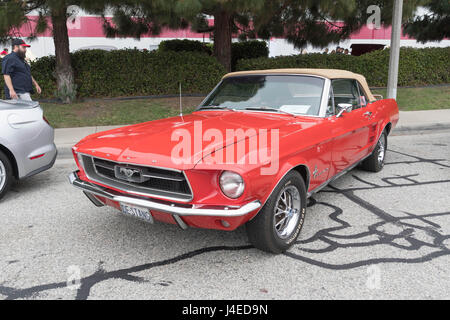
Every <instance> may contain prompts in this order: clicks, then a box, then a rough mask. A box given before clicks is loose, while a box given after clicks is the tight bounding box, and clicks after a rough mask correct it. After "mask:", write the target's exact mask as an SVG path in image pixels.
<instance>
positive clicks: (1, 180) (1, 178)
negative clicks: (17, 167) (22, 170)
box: [0, 161, 6, 191]
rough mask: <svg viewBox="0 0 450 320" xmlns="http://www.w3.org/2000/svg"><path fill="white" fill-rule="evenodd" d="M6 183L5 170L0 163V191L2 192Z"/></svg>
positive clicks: (0, 162)
mask: <svg viewBox="0 0 450 320" xmlns="http://www.w3.org/2000/svg"><path fill="white" fill-rule="evenodd" d="M5 183H6V168H5V165H4V164H3V162H2V161H0V191H1V190H3V187H4V186H5Z"/></svg>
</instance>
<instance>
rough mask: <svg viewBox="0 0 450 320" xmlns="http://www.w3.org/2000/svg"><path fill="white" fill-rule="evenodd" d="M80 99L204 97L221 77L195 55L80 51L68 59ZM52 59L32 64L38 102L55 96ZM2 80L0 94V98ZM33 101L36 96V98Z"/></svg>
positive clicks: (211, 62) (216, 67)
mask: <svg viewBox="0 0 450 320" xmlns="http://www.w3.org/2000/svg"><path fill="white" fill-rule="evenodd" d="M71 56H72V65H73V68H74V72H75V82H76V85H77V88H78V97H119V96H139V95H165V94H176V93H178V91H179V82H181V83H182V85H183V93H208V92H209V91H210V90H211V89H212V88H213V87H214V86H215V85H216V84H217V82H219V81H220V79H221V77H222V76H223V75H224V74H225V69H224V68H223V67H222V65H221V64H220V63H219V62H217V60H216V59H215V58H214V57H210V56H208V55H205V54H202V53H198V52H173V51H167V52H161V51H153V52H148V51H140V50H134V49H133V50H113V51H109V52H107V51H102V50H83V51H77V52H75V53H73V54H72V55H71ZM54 70H55V57H53V56H49V57H43V58H40V59H38V60H37V61H36V62H34V63H32V65H31V71H32V74H33V76H34V78H35V79H36V80H37V81H38V83H39V84H40V86H41V87H42V90H43V93H42V95H41V96H40V98H54V97H55V93H56V79H55V77H54ZM3 86H4V84H3V77H1V80H0V93H1V95H2V96H3ZM35 98H37V96H35Z"/></svg>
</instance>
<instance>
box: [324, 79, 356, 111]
mask: <svg viewBox="0 0 450 320" xmlns="http://www.w3.org/2000/svg"><path fill="white" fill-rule="evenodd" d="M331 86H332V88H333V96H334V105H335V106H337V105H338V104H340V103H348V104H351V105H352V106H353V110H354V109H358V108H361V104H360V103H359V90H358V85H357V82H356V80H353V79H336V80H333V81H332V82H331Z"/></svg>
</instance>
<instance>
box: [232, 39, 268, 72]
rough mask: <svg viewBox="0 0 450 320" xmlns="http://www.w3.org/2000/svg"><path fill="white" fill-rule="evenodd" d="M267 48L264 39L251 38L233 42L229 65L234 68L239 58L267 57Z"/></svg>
mask: <svg viewBox="0 0 450 320" xmlns="http://www.w3.org/2000/svg"><path fill="white" fill-rule="evenodd" d="M268 56H269V48H268V47H267V43H266V42H265V41H258V40H251V41H243V42H233V43H232V45H231V66H232V68H233V70H235V69H236V66H237V62H238V61H239V60H241V59H255V58H267V57H268Z"/></svg>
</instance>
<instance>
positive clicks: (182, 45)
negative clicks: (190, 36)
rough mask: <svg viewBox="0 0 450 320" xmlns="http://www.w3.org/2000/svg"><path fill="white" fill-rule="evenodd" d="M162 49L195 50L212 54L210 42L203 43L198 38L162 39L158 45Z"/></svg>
mask: <svg viewBox="0 0 450 320" xmlns="http://www.w3.org/2000/svg"><path fill="white" fill-rule="evenodd" d="M158 49H159V50H161V51H176V52H181V51H191V52H192V51H193V52H203V53H207V54H209V55H211V54H212V50H211V47H210V46H208V43H203V42H200V41H197V40H187V39H183V40H181V39H174V40H166V41H161V43H160V44H159V47H158Z"/></svg>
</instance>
